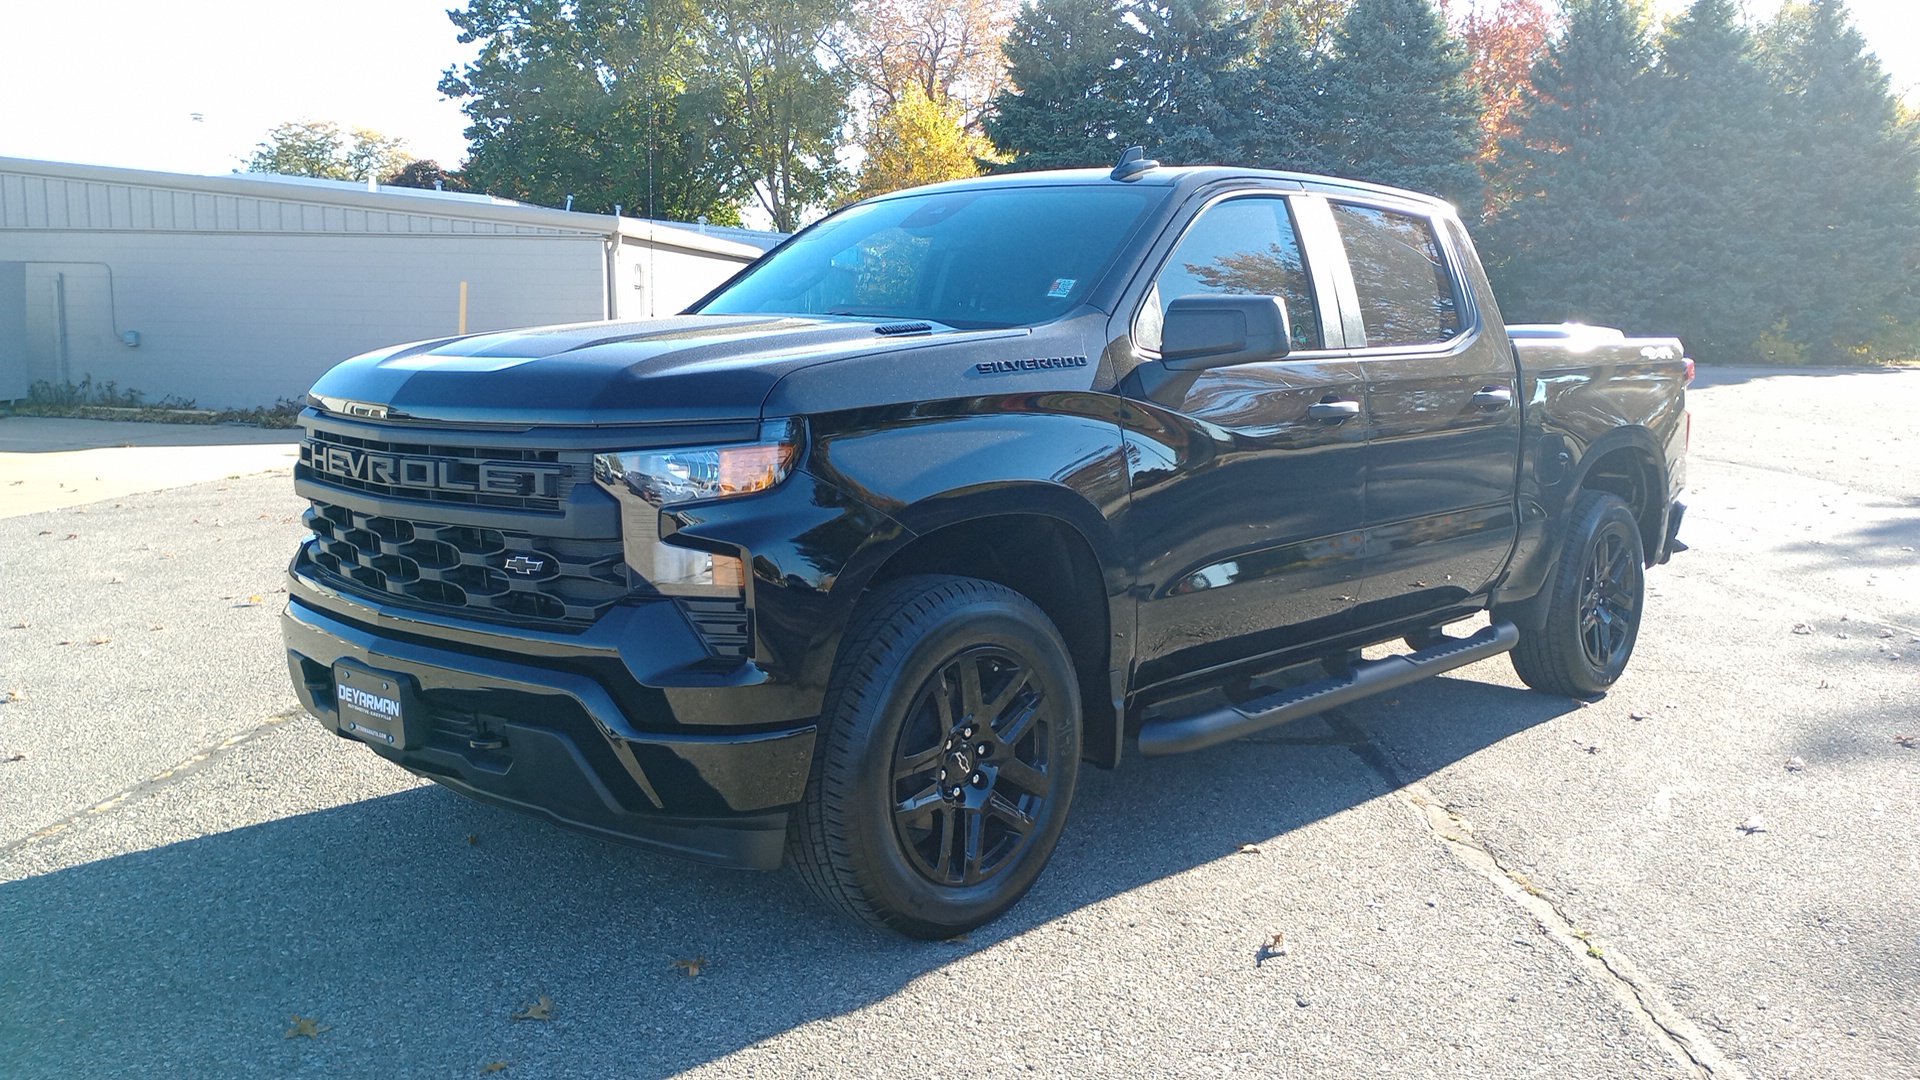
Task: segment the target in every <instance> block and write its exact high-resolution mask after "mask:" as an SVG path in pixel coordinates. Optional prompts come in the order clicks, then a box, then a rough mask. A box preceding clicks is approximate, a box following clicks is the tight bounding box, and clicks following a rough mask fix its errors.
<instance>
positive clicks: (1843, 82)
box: [1761, 0, 1920, 363]
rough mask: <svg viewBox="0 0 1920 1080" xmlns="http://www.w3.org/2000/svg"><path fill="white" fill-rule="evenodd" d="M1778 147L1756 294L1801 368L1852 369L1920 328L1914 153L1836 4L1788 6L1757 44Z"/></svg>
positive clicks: (1907, 131)
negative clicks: (1783, 202)
mask: <svg viewBox="0 0 1920 1080" xmlns="http://www.w3.org/2000/svg"><path fill="white" fill-rule="evenodd" d="M1761 47H1762V59H1763V61H1764V63H1765V65H1766V67H1767V69H1768V72H1769V74H1770V75H1771V76H1772V80H1773V83H1774V86H1775V87H1776V93H1777V97H1776V100H1775V105H1774V109H1773V116H1774V117H1775V119H1776V121H1777V123H1778V126H1779V129H1780V132H1781V134H1782V135H1783V136H1784V138H1783V139H1782V140H1781V141H1782V143H1783V150H1784V157H1783V158H1782V159H1781V160H1780V161H1779V162H1778V163H1777V175H1778V177H1779V182H1780V183H1781V184H1783V185H1784V186H1785V189H1786V191H1788V192H1789V193H1790V194H1791V199H1792V201H1791V204H1790V207H1789V209H1788V210H1787V211H1786V212H1785V213H1783V214H1781V215H1779V216H1778V218H1777V219H1776V220H1775V222H1774V224H1775V226H1776V228H1777V240H1778V243H1777V250H1778V252H1779V254H1778V256H1777V261H1776V263H1775V265H1777V266H1780V267H1783V268H1790V271H1791V272H1788V273H1778V274H1767V275H1765V276H1764V278H1763V283H1762V291H1763V293H1764V294H1765V295H1766V296H1767V297H1768V299H1769V300H1770V302H1771V304H1772V307H1773V310H1774V312H1775V315H1776V318H1777V321H1778V324H1779V326H1780V330H1779V333H1780V335H1781V336H1782V337H1784V338H1785V339H1787V340H1788V341H1790V342H1791V343H1792V344H1793V345H1794V346H1796V347H1797V348H1798V349H1799V350H1800V352H1801V354H1802V355H1803V356H1804V357H1805V358H1806V359H1808V360H1811V361H1815V362H1821V363H1831V362H1848V361H1854V360H1858V359H1859V358H1860V357H1861V356H1862V355H1864V354H1868V353H1869V352H1870V351H1871V350H1873V349H1874V348H1875V347H1876V346H1883V345H1886V344H1888V343H1890V342H1899V343H1900V344H1909V343H1910V342H1911V339H1912V331H1913V330H1914V329H1915V328H1916V326H1920V294H1917V293H1916V289H1917V288H1920V285H1917V284H1916V283H1920V145H1917V144H1916V142H1915V131H1914V129H1913V127H1911V126H1903V125H1902V124H1901V122H1900V111H1899V103H1898V101H1897V100H1896V99H1895V98H1894V96H1893V95H1892V93H1891V92H1890V91H1889V89H1888V80H1887V76H1886V73H1885V72H1884V71H1882V70H1881V68H1880V65H1879V62H1878V61H1877V60H1876V59H1875V58H1874V57H1873V56H1872V55H1871V54H1869V53H1867V52H1866V41H1865V40H1864V39H1863V38H1862V37H1861V36H1860V33H1859V32H1858V31H1857V30H1855V29H1854V28H1853V27H1852V26H1851V25H1850V24H1849V21H1848V18H1847V11H1846V6H1845V4H1844V3H1842V2H1841V0H1814V2H1813V3H1798V4H1788V5H1787V6H1786V7H1784V8H1783V9H1781V11H1780V13H1779V15H1778V16H1777V17H1776V18H1775V20H1774V21H1773V23H1772V24H1771V25H1769V26H1768V27H1767V28H1766V30H1765V32H1764V33H1763V34H1762V36H1761Z"/></svg>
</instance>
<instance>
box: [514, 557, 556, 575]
mask: <svg viewBox="0 0 1920 1080" xmlns="http://www.w3.org/2000/svg"><path fill="white" fill-rule="evenodd" d="M546 566H547V560H545V559H530V558H528V557H527V556H525V555H515V556H514V557H513V558H511V559H508V560H507V569H508V570H510V571H512V572H513V573H516V574H537V573H539V572H540V571H542V570H544V569H546Z"/></svg>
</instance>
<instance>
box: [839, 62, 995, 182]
mask: <svg viewBox="0 0 1920 1080" xmlns="http://www.w3.org/2000/svg"><path fill="white" fill-rule="evenodd" d="M898 94H899V98H898V100H896V101H895V102H894V103H893V104H892V105H891V106H889V107H888V108H887V109H886V110H885V111H883V112H882V113H881V114H880V115H879V117H878V118H877V119H876V120H875V121H874V124H873V129H872V130H871V131H869V132H868V134H867V138H866V140H865V143H866V145H865V149H866V152H867V157H866V161H865V162H864V163H862V165H861V166H860V178H859V184H858V186H857V188H856V190H855V191H854V194H855V195H856V196H858V197H859V198H863V199H864V198H866V197H868V196H870V195H884V194H886V193H887V192H889V191H899V190H900V189H901V188H910V187H918V186H919V185H921V184H937V183H939V182H941V181H943V180H961V179H965V178H966V177H969V176H978V175H979V174H980V163H981V162H982V161H983V160H984V161H991V160H992V158H993V144H992V143H990V142H988V141H987V140H986V138H985V137H983V136H980V135H976V134H974V133H972V132H970V131H968V130H966V107H965V106H963V105H960V104H958V103H956V102H952V101H934V100H933V99H931V98H929V97H927V93H926V91H925V90H923V89H921V87H920V85H919V84H918V83H908V84H907V85H906V86H904V87H902V88H901V89H900V90H899V91H898Z"/></svg>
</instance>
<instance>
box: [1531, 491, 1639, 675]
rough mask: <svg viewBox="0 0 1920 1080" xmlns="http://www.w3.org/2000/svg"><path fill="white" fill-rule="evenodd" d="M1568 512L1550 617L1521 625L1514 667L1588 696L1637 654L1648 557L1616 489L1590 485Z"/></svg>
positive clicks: (1552, 584)
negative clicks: (1593, 488)
mask: <svg viewBox="0 0 1920 1080" xmlns="http://www.w3.org/2000/svg"><path fill="white" fill-rule="evenodd" d="M1570 519H1571V525H1570V527H1569V528H1568V530H1567V538H1566V540H1565V541H1564V542H1563V543H1562V546H1561V549H1560V560H1559V562H1558V563H1556V564H1555V566H1554V569H1553V576H1552V577H1551V578H1549V579H1548V581H1547V588H1548V589H1549V590H1551V591H1550V593H1549V595H1548V601H1547V620H1546V624H1545V625H1544V626H1542V627H1541V628H1540V629H1539V630H1522V631H1521V633H1520V644H1519V645H1518V646H1517V647H1515V649H1514V650H1513V669H1514V671H1516V672H1518V673H1519V674H1520V681H1521V682H1524V683H1526V684H1527V685H1528V686H1530V687H1532V688H1534V689H1535V690H1539V691H1542V692H1544V693H1549V694H1562V695H1565V696H1567V697H1576V698H1586V697H1594V696H1596V695H1599V694H1603V693H1605V692H1606V690H1607V688H1608V687H1610V686H1612V685H1613V684H1614V682H1615V681H1616V680H1617V679H1619V678H1620V674H1621V673H1622V672H1624V671H1625V670H1626V669H1627V661H1628V660H1629V659H1630V658H1631V657H1632V656H1633V643H1634V641H1635V640H1636V639H1637V638H1638V637H1639V635H1640V613H1641V610H1642V609H1643V608H1644V606H1645V604H1646V557H1645V553H1644V551H1643V549H1642V548H1641V545H1640V525H1639V522H1637V521H1636V520H1634V516H1633V512H1632V511H1631V510H1628V509H1627V504H1626V503H1624V502H1622V501H1620V497H1619V496H1617V495H1613V494H1611V493H1608V492H1605V491H1589V492H1587V493H1585V494H1584V495H1582V496H1580V499H1579V501H1578V502H1576V503H1574V506H1573V513H1572V514H1571V515H1570Z"/></svg>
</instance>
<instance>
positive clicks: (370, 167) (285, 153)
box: [247, 120, 413, 180]
mask: <svg viewBox="0 0 1920 1080" xmlns="http://www.w3.org/2000/svg"><path fill="white" fill-rule="evenodd" d="M411 160H413V159H412V157H411V155H409V154H408V153H407V152H406V141H405V140H404V139H392V138H388V137H387V136H385V135H382V134H380V133H379V132H377V131H369V130H367V129H366V128H354V129H352V130H351V131H342V130H341V129H340V125H339V124H336V123H334V122H333V121H331V120H296V121H290V122H288V123H284V124H276V125H274V126H273V128H272V129H271V130H269V131H268V132H267V137H266V139H264V140H263V141H261V142H260V143H259V144H258V145H257V146H256V147H255V148H254V151H253V155H252V156H251V157H249V158H248V159H247V171H248V172H258V173H275V174H278V175H280V176H311V177H317V178H319V179H322V180H364V179H366V178H367V177H369V176H372V177H375V178H378V177H382V176H386V175H389V174H391V173H394V172H397V171H399V170H400V168H401V167H402V166H404V165H406V164H407V162H409V161H411Z"/></svg>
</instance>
